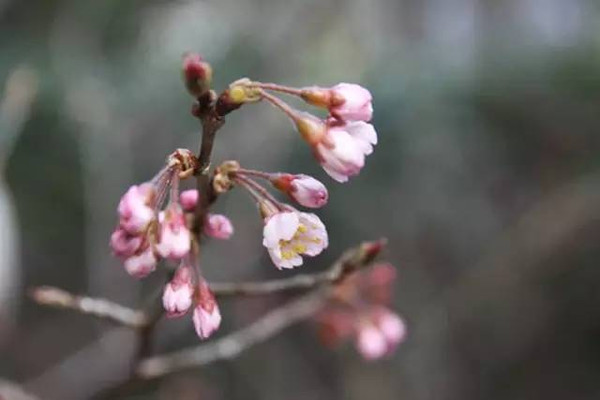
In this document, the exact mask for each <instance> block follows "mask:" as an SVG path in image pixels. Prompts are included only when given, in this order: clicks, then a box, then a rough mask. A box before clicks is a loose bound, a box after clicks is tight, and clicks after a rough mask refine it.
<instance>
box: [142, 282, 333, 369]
mask: <svg viewBox="0 0 600 400" xmlns="http://www.w3.org/2000/svg"><path fill="white" fill-rule="evenodd" d="M327 293H328V292H327V291H326V290H324V289H320V290H316V291H312V292H310V293H308V294H306V295H304V296H301V297H300V298H298V299H296V300H294V301H292V302H290V303H288V304H286V305H284V306H281V307H279V308H276V309H274V310H272V311H270V312H269V313H267V314H266V315H265V316H263V317H262V318H259V319H257V320H256V321H254V322H253V323H251V324H250V325H248V326H247V327H245V328H242V329H240V330H238V331H235V332H233V333H231V334H229V335H227V336H225V337H223V338H221V339H218V340H216V341H214V342H211V343H209V344H204V345H199V346H196V347H190V348H187V349H183V350H179V351H177V352H174V353H171V354H167V355H163V356H156V357H152V358H149V359H146V360H143V361H142V362H141V363H140V365H139V367H138V368H137V376H138V377H139V378H141V379H155V378H159V377H162V376H164V375H168V374H172V373H174V372H179V371H181V370H182V369H188V368H194V367H201V366H204V365H207V364H211V363H213V362H215V361H220V360H231V359H233V358H235V357H237V356H238V355H239V354H240V353H241V352H243V351H244V350H246V349H248V348H250V347H252V346H254V345H256V344H258V343H261V342H264V341H265V340H267V339H269V338H270V337H272V336H275V335H277V334H278V333H279V332H281V331H283V330H284V329H286V328H288V327H289V326H291V325H293V324H295V323H296V322H299V321H301V320H303V319H306V318H309V317H310V316H312V315H313V314H314V313H315V312H316V311H317V310H318V309H319V308H320V307H321V306H322V305H323V303H324V302H325V301H326V300H327V295H326V294H327Z"/></svg>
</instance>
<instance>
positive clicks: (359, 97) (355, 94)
mask: <svg viewBox="0 0 600 400" xmlns="http://www.w3.org/2000/svg"><path fill="white" fill-rule="evenodd" d="M330 90H331V92H332V96H331V105H330V107H329V112H330V113H331V115H333V116H334V117H335V118H337V119H341V120H346V121H370V120H371V118H372V116H373V105H372V103H371V101H372V96H371V92H369V91H368V90H367V89H365V88H364V87H362V86H360V85H356V84H354V83H339V84H337V85H335V86H334V87H332V88H331V89H330Z"/></svg>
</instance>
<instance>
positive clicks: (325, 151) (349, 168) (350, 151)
mask: <svg viewBox="0 0 600 400" xmlns="http://www.w3.org/2000/svg"><path fill="white" fill-rule="evenodd" d="M374 144H377V133H376V132H375V129H374V128H373V125H371V124H368V123H366V122H362V121H351V122H343V123H340V122H333V121H331V120H330V121H329V129H328V130H327V133H326V135H325V136H324V137H323V139H322V140H321V141H320V142H319V143H317V144H316V145H315V147H314V149H315V154H316V155H317V158H318V159H319V161H320V163H321V166H322V167H323V169H324V170H325V172H327V173H328V174H329V176H331V177H332V178H333V179H335V180H336V181H338V182H346V181H347V180H348V177H350V176H354V175H357V174H358V173H359V172H360V170H361V169H362V167H363V166H364V163H365V156H366V155H369V154H371V153H372V152H373V145H374Z"/></svg>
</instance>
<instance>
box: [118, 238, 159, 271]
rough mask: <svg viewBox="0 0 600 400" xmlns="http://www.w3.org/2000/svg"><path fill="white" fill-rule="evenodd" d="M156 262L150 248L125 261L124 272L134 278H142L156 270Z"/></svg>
mask: <svg viewBox="0 0 600 400" xmlns="http://www.w3.org/2000/svg"><path fill="white" fill-rule="evenodd" d="M157 262H158V260H157V259H156V256H155V255H154V252H153V251H152V247H151V246H147V247H146V248H145V249H144V250H142V251H139V252H138V253H137V254H135V255H132V256H131V257H128V258H127V259H125V263H124V264H125V270H126V271H127V273H128V274H129V275H131V276H133V277H135V278H144V277H146V276H147V275H149V274H150V273H151V272H152V271H154V270H155V269H156V263H157Z"/></svg>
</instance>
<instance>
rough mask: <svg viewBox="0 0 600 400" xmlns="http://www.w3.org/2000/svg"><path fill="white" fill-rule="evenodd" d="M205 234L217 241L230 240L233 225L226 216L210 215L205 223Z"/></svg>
mask: <svg viewBox="0 0 600 400" xmlns="http://www.w3.org/2000/svg"><path fill="white" fill-rule="evenodd" d="M204 233H205V234H206V235H208V236H210V237H213V238H215V239H229V238H230V237H231V235H233V224H232V223H231V221H230V220H229V218H227V217H226V216H224V215H221V214H208V215H207V216H206V222H205V223H204Z"/></svg>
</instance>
